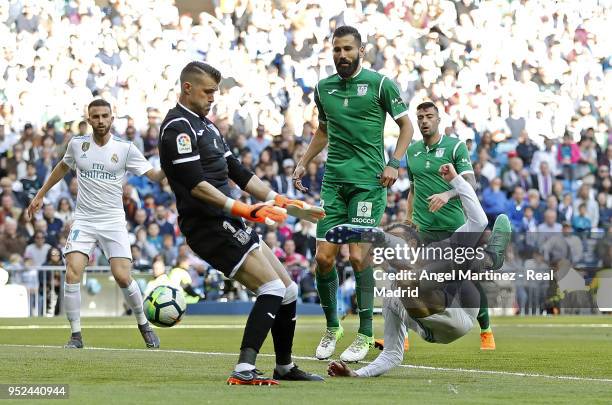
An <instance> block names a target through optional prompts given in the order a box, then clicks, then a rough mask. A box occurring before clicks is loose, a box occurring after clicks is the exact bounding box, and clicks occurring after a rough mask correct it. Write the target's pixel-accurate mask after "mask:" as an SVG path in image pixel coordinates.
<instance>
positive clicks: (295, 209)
mask: <svg viewBox="0 0 612 405" xmlns="http://www.w3.org/2000/svg"><path fill="white" fill-rule="evenodd" d="M224 145H225V142H224ZM225 149H226V152H225V159H226V161H227V168H228V176H229V178H230V179H232V180H233V181H234V183H236V184H237V185H238V187H240V188H241V189H242V190H245V191H246V192H248V193H249V194H250V195H252V196H253V197H255V198H257V199H258V200H260V201H267V202H270V201H272V202H273V204H274V205H276V206H277V207H280V208H283V209H286V210H287V213H288V214H289V215H291V216H294V217H296V218H301V219H305V220H307V221H310V222H315V223H316V222H317V221H319V219H322V218H323V217H325V211H324V210H323V208H320V207H313V206H311V205H309V204H306V203H305V202H303V201H300V200H292V199H290V198H288V197H286V196H284V195H280V194H278V193H276V192H275V191H274V190H272V189H271V188H270V187H269V186H268V185H267V184H266V183H264V182H263V181H261V179H259V177H257V176H255V175H254V174H253V173H252V172H251V171H250V170H248V169H247V168H245V167H244V166H243V165H242V163H240V161H239V160H238V159H236V157H235V156H234V155H232V153H231V152H230V150H229V148H228V147H227V145H225Z"/></svg>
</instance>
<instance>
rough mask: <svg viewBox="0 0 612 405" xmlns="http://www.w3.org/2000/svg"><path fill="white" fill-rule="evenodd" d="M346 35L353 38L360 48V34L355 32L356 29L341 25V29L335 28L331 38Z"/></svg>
mask: <svg viewBox="0 0 612 405" xmlns="http://www.w3.org/2000/svg"><path fill="white" fill-rule="evenodd" d="M347 35H352V36H353V38H355V41H357V43H358V44H359V46H361V34H360V33H359V31H357V28H355V27H351V26H350V25H343V26H342V27H338V28H336V30H335V31H334V35H333V36H332V39H333V38H340V37H345V36H347Z"/></svg>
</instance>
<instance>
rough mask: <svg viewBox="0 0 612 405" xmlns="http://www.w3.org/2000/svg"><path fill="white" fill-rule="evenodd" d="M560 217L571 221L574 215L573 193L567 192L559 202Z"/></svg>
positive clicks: (565, 220)
mask: <svg viewBox="0 0 612 405" xmlns="http://www.w3.org/2000/svg"><path fill="white" fill-rule="evenodd" d="M558 211H559V218H561V221H563V222H571V221H572V217H573V216H574V201H573V197H572V194H571V193H566V194H565V195H564V196H563V200H562V201H561V202H560V203H559V209H558Z"/></svg>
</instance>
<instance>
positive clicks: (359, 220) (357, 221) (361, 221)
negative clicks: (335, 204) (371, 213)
mask: <svg viewBox="0 0 612 405" xmlns="http://www.w3.org/2000/svg"><path fill="white" fill-rule="evenodd" d="M351 223H353V224H366V225H374V224H375V223H376V220H375V219H374V218H363V217H357V218H351Z"/></svg>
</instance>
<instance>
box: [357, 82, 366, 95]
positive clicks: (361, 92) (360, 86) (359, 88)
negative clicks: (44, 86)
mask: <svg viewBox="0 0 612 405" xmlns="http://www.w3.org/2000/svg"><path fill="white" fill-rule="evenodd" d="M367 92H368V85H367V84H358V85H357V95H358V96H365V95H366V93H367Z"/></svg>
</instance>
